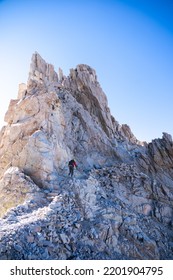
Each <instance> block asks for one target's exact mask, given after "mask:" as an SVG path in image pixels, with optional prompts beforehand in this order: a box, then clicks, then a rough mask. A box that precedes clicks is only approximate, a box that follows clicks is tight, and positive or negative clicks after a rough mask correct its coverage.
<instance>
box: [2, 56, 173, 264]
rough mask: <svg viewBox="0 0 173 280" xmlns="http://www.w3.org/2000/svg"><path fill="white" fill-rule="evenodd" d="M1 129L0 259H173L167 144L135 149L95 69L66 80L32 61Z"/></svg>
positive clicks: (171, 146)
mask: <svg viewBox="0 0 173 280" xmlns="http://www.w3.org/2000/svg"><path fill="white" fill-rule="evenodd" d="M5 121H6V122H7V123H8V124H7V125H6V126H5V127H3V129H2V130H1V134H0V176H1V181H0V201H1V205H0V213H1V217H2V219H1V220H0V227H1V230H0V238H1V239H0V256H1V257H0V258H1V259H172V258H173V231H172V227H173V220H172V213H173V200H172V198H173V142H172V137H171V136H170V135H168V134H166V133H164V134H163V138H162V139H156V140H153V141H152V143H149V144H147V143H140V142H139V141H138V140H137V139H136V138H135V136H134V135H133V133H132V132H131V130H130V128H129V127H128V126H127V125H122V126H121V125H120V124H119V123H118V122H117V121H116V120H115V119H114V118H113V117H112V116H111V114H110V110H109V108H108V104H107V98H106V96H105V94H104V92H103V91H102V89H101V87H100V85H99V83H98V81H97V76H96V73H95V71H94V70H93V69H92V68H91V67H89V66H87V65H84V64H80V65H78V66H77V67H76V69H71V70H70V75H69V76H68V77H65V76H64V75H63V72H62V70H61V69H59V72H58V74H57V73H56V72H55V71H54V67H53V66H52V65H50V64H47V63H46V62H45V61H44V60H43V59H42V58H41V57H40V55H39V54H38V53H35V54H34V55H33V56H32V63H31V68H30V73H29V79H28V83H27V85H25V84H21V85H20V87H19V93H18V98H17V99H16V100H12V101H11V102H10V105H9V108H8V111H7V113H6V115H5ZM71 158H75V159H76V161H77V163H78V165H79V168H78V170H76V172H75V178H74V179H71V178H68V161H69V160H70V159H71ZM8 209H9V210H8ZM26 241H27V242H26Z"/></svg>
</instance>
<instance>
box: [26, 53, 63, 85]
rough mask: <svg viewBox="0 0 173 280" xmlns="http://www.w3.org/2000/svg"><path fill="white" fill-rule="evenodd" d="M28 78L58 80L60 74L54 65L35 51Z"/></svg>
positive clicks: (47, 80) (46, 80)
mask: <svg viewBox="0 0 173 280" xmlns="http://www.w3.org/2000/svg"><path fill="white" fill-rule="evenodd" d="M28 80H36V81H40V82H42V81H44V82H53V81H55V82H57V81H58V75H57V73H56V72H55V70H54V67H53V65H52V64H49V63H46V61H45V60H44V59H43V58H42V57H41V56H40V55H39V54H38V53H37V52H35V53H34V54H33V55H32V60H31V65H30V72H29V79H28Z"/></svg>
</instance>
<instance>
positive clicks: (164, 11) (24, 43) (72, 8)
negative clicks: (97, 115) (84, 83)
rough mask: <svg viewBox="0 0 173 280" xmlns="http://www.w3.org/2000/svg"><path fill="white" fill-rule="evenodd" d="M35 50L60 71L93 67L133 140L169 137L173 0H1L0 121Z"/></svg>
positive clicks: (172, 106) (114, 112)
mask: <svg viewBox="0 0 173 280" xmlns="http://www.w3.org/2000/svg"><path fill="white" fill-rule="evenodd" d="M35 51H37V52H38V53H39V54H40V55H41V56H42V57H43V58H44V59H45V60H46V62H48V63H51V64H53V65H54V67H55V70H58V68H59V67H61V68H62V69H63V71H64V74H65V75H68V74H69V69H70V68H75V67H76V65H77V64H80V63H84V64H88V65H90V66H91V67H92V68H94V69H95V70H96V73H97V77H98V81H99V83H100V85H101V87H102V89H103V91H104V92H105V94H106V95H107V98H108V104H109V107H110V109H111V113H112V115H113V116H114V117H115V119H116V120H117V121H118V122H119V123H120V124H123V123H127V124H128V125H129V126H130V127H131V129H132V132H133V133H134V135H135V136H136V137H137V138H138V139H139V140H145V141H151V139H154V138H161V137H162V132H167V133H170V134H171V135H172V136H173V123H172V120H173V1H172V0H105V1H104V0H80V1H79V0H49V1H44V0H42V1H41V0H0V94H1V102H0V126H2V125H3V118H4V114H5V112H6V111H7V108H8V104H9V101H10V99H15V98H16V97H17V93H18V84H20V83H22V82H25V83H26V82H27V78H28V72H29V67H30V61H31V56H32V54H33V53H34V52H35Z"/></svg>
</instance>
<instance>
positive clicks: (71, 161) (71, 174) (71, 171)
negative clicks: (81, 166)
mask: <svg viewBox="0 0 173 280" xmlns="http://www.w3.org/2000/svg"><path fill="white" fill-rule="evenodd" d="M68 167H69V174H68V175H70V176H71V177H73V173H74V167H76V168H77V164H76V162H75V160H74V159H72V160H70V161H69V163H68Z"/></svg>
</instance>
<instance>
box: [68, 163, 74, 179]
mask: <svg viewBox="0 0 173 280" xmlns="http://www.w3.org/2000/svg"><path fill="white" fill-rule="evenodd" d="M73 171H74V167H73V166H72V165H69V174H68V175H70V176H71V177H73Z"/></svg>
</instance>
